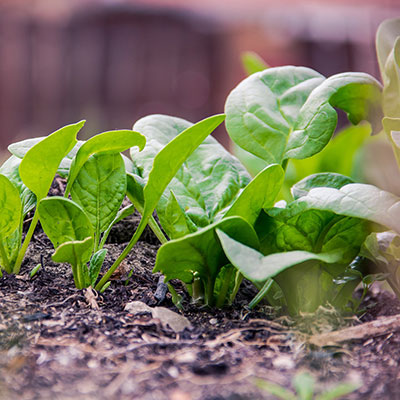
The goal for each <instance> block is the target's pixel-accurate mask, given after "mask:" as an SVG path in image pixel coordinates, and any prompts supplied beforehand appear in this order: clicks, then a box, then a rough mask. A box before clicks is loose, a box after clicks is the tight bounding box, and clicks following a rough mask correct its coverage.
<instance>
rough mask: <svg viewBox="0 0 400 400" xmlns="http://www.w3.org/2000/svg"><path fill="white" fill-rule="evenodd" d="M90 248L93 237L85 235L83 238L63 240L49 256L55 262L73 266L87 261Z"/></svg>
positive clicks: (90, 251) (90, 252) (90, 253)
mask: <svg viewBox="0 0 400 400" xmlns="http://www.w3.org/2000/svg"><path fill="white" fill-rule="evenodd" d="M92 249H93V237H87V238H85V239H83V240H74V241H71V242H64V243H62V244H61V245H60V246H58V247H57V249H56V251H55V253H54V254H53V255H52V256H51V258H52V259H53V261H55V262H58V263H64V262H65V263H69V264H71V265H72V266H75V265H79V264H83V263H86V262H88V261H89V260H90V257H91V255H92ZM85 267H86V266H85Z"/></svg>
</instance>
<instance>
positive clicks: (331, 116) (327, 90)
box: [285, 72, 382, 159]
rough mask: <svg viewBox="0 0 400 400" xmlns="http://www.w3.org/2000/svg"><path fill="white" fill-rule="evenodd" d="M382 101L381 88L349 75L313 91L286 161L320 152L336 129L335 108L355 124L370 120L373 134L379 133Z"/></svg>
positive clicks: (333, 78)
mask: <svg viewBox="0 0 400 400" xmlns="http://www.w3.org/2000/svg"><path fill="white" fill-rule="evenodd" d="M380 101H381V85H380V84H379V82H378V81H377V80H376V79H375V78H373V77H372V76H370V75H368V74H364V73H356V72H348V73H342V74H337V75H333V76H331V77H329V78H328V79H326V80H325V81H324V82H323V83H322V84H321V85H319V86H318V87H317V88H316V89H315V90H313V91H312V93H311V94H310V96H309V98H308V99H307V101H306V102H305V104H304V106H303V107H302V108H301V110H300V113H299V118H298V120H297V121H296V124H295V126H294V129H293V131H292V133H291V134H290V136H289V139H288V143H287V146H286V153H285V158H298V159H303V158H306V157H310V156H312V155H314V154H316V153H318V152H319V151H321V150H322V149H323V148H324V147H325V146H326V144H327V143H328V142H329V140H330V138H331V136H332V134H333V132H334V130H335V128H336V123H337V112H336V110H335V108H339V109H341V110H343V111H345V112H346V114H347V116H348V118H349V121H350V122H351V123H352V124H354V125H356V124H358V123H359V122H361V121H363V120H367V121H369V122H370V123H371V125H372V127H373V132H379V131H380V129H381V128H380V121H381V118H382V115H381V111H380Z"/></svg>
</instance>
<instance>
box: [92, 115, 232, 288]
mask: <svg viewBox="0 0 400 400" xmlns="http://www.w3.org/2000/svg"><path fill="white" fill-rule="evenodd" d="M224 119H225V116H224V115H215V116H212V117H209V118H207V119H204V120H202V121H200V122H198V123H197V124H194V125H191V126H189V127H188V128H186V129H184V130H183V131H182V132H181V133H180V134H179V135H178V136H176V137H175V138H174V139H173V140H171V141H170V142H169V143H168V144H167V145H166V146H165V147H164V148H163V149H162V150H161V151H159V153H158V154H157V155H156V156H155V157H154V158H152V161H151V162H152V168H151V171H150V173H149V176H148V180H147V183H146V184H145V186H144V188H143V190H142V191H141V186H140V184H139V183H137V182H136V181H135V180H133V182H132V184H133V186H134V188H135V193H134V194H133V195H132V196H131V197H132V198H135V199H138V200H140V196H142V203H141V205H140V206H141V208H142V210H143V211H142V218H141V220H140V223H139V226H138V227H137V229H136V231H135V233H134V235H133V236H132V238H131V240H130V242H129V243H128V245H127V247H126V248H125V250H124V251H123V252H122V253H121V255H120V256H119V257H118V259H117V260H116V261H115V262H114V264H113V265H112V266H111V267H110V269H109V270H108V271H107V272H106V274H105V275H104V276H103V277H102V279H101V280H100V281H99V283H98V284H97V285H96V290H101V288H102V287H103V286H104V285H105V283H106V282H107V281H108V280H109V278H110V277H111V275H112V274H113V273H114V271H115V270H116V269H117V268H118V266H119V265H120V264H121V262H122V261H123V260H124V258H125V257H126V256H127V254H128V253H129V252H130V251H131V250H132V248H133V246H134V245H135V244H136V242H137V241H138V240H139V238H140V236H141V234H142V233H143V230H144V228H145V227H146V225H147V224H148V222H149V221H150V220H151V217H152V214H153V211H154V209H155V208H156V207H157V204H158V203H159V200H160V198H161V196H162V194H163V193H164V191H165V189H166V188H167V186H168V184H169V183H170V181H171V180H172V178H173V177H174V176H175V174H176V173H177V172H178V170H179V169H180V168H181V166H182V164H183V163H184V161H185V160H186V159H187V158H188V157H189V156H190V155H191V154H192V153H193V152H194V151H195V150H196V148H197V147H198V146H199V145H200V144H201V143H202V142H203V141H204V139H205V138H206V137H207V136H208V135H209V134H210V133H211V132H213V131H214V129H215V128H216V127H217V126H218V125H220V124H221V123H222V121H223V120H224ZM134 129H136V126H135V127H134ZM143 151H145V150H143Z"/></svg>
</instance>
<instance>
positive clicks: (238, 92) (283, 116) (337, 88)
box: [225, 67, 380, 164]
mask: <svg viewBox="0 0 400 400" xmlns="http://www.w3.org/2000/svg"><path fill="white" fill-rule="evenodd" d="M379 101H380V85H379V83H378V82H377V81H376V80H375V79H374V78H372V77H371V76H369V75H367V74H362V73H345V74H338V75H334V76H332V77H330V78H328V79H325V78H324V77H323V76H322V75H320V74H318V73H317V72H315V71H313V70H311V69H308V68H304V67H277V68H270V69H268V70H265V71H263V72H258V73H255V74H253V75H251V76H250V77H248V78H247V79H245V80H244V81H243V82H241V83H240V84H239V85H238V86H237V87H236V88H235V89H234V90H233V91H232V92H231V94H230V95H229V96H228V99H227V102H226V105H225V112H226V115H227V118H226V127H227V130H228V132H229V135H230V136H231V138H232V139H233V141H235V142H236V143H237V144H238V145H239V146H241V147H242V148H244V149H245V150H247V151H249V152H250V153H252V154H254V155H256V156H258V157H260V158H262V159H264V160H265V161H266V162H267V163H268V164H271V163H279V164H280V163H282V162H283V161H284V160H285V159H288V158H297V159H302V158H306V157H310V156H312V155H313V154H316V153H318V152H319V151H321V150H322V149H323V148H324V147H325V145H326V144H327V143H328V141H329V140H330V138H331V136H332V133H333V132H334V130H335V128H336V123H337V113H336V111H335V109H334V107H337V108H340V109H342V110H344V111H345V112H346V113H347V114H348V117H349V120H350V121H351V122H352V123H353V124H357V123H359V122H360V121H361V120H364V119H368V120H370V121H371V122H372V123H373V124H375V123H376V119H377V116H376V114H377V113H378V111H377V110H378V109H379Z"/></svg>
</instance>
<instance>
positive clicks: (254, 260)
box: [217, 230, 342, 283]
mask: <svg viewBox="0 0 400 400" xmlns="http://www.w3.org/2000/svg"><path fill="white" fill-rule="evenodd" d="M217 234H218V237H219V239H220V241H221V244H222V247H223V249H224V251H225V254H226V256H227V257H228V259H229V261H230V262H231V263H232V265H234V266H235V267H236V268H237V269H238V270H239V271H240V272H241V273H242V274H243V275H244V276H245V277H246V278H247V279H249V280H251V281H252V282H260V283H263V282H265V281H266V280H267V279H268V278H273V277H275V276H276V275H278V274H279V273H280V272H282V271H284V270H285V269H288V268H291V267H293V266H296V265H297V264H300V263H303V262H305V261H309V260H318V261H322V262H324V263H329V264H333V263H336V262H338V261H340V259H341V257H342V255H341V250H337V251H333V252H327V253H319V254H315V253H311V252H308V251H300V250H297V251H288V252H285V253H275V254H270V255H268V256H264V255H263V254H262V253H260V252H258V251H257V250H255V249H254V248H251V247H248V246H246V245H244V244H242V243H239V242H238V241H237V240H234V239H232V237H231V236H230V235H228V234H226V233H224V232H222V231H221V230H218V231H217Z"/></svg>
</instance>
